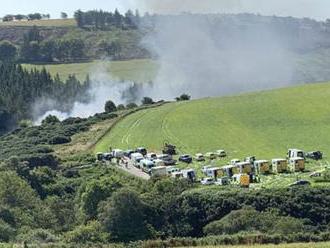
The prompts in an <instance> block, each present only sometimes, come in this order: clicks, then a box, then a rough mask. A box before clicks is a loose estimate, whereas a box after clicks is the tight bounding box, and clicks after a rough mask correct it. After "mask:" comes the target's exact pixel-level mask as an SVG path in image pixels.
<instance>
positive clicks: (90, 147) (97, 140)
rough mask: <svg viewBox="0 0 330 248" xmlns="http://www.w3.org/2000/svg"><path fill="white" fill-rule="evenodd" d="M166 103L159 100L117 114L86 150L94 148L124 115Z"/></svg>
mask: <svg viewBox="0 0 330 248" xmlns="http://www.w3.org/2000/svg"><path fill="white" fill-rule="evenodd" d="M168 103H169V102H161V103H155V104H152V105H148V106H143V107H139V108H136V109H133V110H131V111H129V112H127V113H125V114H123V115H121V116H118V117H117V119H116V120H115V121H114V122H113V123H112V124H111V125H110V126H109V127H108V128H107V129H106V130H105V131H104V132H102V133H101V134H100V135H99V136H98V137H96V139H95V140H94V141H93V142H91V144H89V145H88V146H87V151H91V150H93V149H94V148H95V146H96V145H97V143H99V142H100V141H101V140H102V139H103V138H104V137H105V136H106V135H107V134H108V133H110V132H111V131H112V129H113V128H115V127H116V126H117V125H118V123H119V122H121V121H122V120H124V119H125V118H126V117H128V116H130V115H132V114H135V113H137V112H139V111H142V110H146V109H152V108H158V107H161V106H163V105H165V104H168Z"/></svg>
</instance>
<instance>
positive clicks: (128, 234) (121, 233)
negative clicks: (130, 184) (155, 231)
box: [100, 189, 150, 242]
mask: <svg viewBox="0 0 330 248" xmlns="http://www.w3.org/2000/svg"><path fill="white" fill-rule="evenodd" d="M146 214H147V213H146V206H145V205H144V204H143V202H142V201H141V199H140V197H139V195H138V193H137V192H135V191H132V190H128V189H122V190H119V191H118V192H116V193H114V194H113V196H112V197H111V198H110V199H109V201H107V202H106V203H104V204H103V206H101V213H100V219H101V222H102V225H103V226H104V228H105V230H106V231H107V232H109V233H110V235H111V239H113V240H115V241H124V242H128V241H134V240H143V239H147V238H148V237H149V236H150V233H149V230H148V227H147V225H146V222H145V216H146Z"/></svg>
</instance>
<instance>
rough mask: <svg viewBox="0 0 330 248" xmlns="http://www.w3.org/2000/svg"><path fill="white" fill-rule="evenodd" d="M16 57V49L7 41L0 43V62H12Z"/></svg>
mask: <svg viewBox="0 0 330 248" xmlns="http://www.w3.org/2000/svg"><path fill="white" fill-rule="evenodd" d="M16 55H17V48H16V46H14V45H13V44H12V43H11V42H9V41H1V42H0V60H1V61H14V60H15V59H16Z"/></svg>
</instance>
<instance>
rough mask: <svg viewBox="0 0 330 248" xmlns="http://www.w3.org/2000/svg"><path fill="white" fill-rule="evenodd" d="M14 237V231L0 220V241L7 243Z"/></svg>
mask: <svg viewBox="0 0 330 248" xmlns="http://www.w3.org/2000/svg"><path fill="white" fill-rule="evenodd" d="M14 236H15V229H14V228H12V227H11V226H10V225H9V224H8V223H6V222H4V221H3V220H2V219H0V241H1V242H9V241H10V240H12V238H13V237H14Z"/></svg>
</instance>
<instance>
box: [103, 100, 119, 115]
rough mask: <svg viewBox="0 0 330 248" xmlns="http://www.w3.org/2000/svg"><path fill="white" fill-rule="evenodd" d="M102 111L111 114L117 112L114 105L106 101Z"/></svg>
mask: <svg viewBox="0 0 330 248" xmlns="http://www.w3.org/2000/svg"><path fill="white" fill-rule="evenodd" d="M104 110H105V112H106V113H112V112H115V111H117V107H116V104H114V102H113V101H107V102H106V103H105V106H104Z"/></svg>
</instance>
